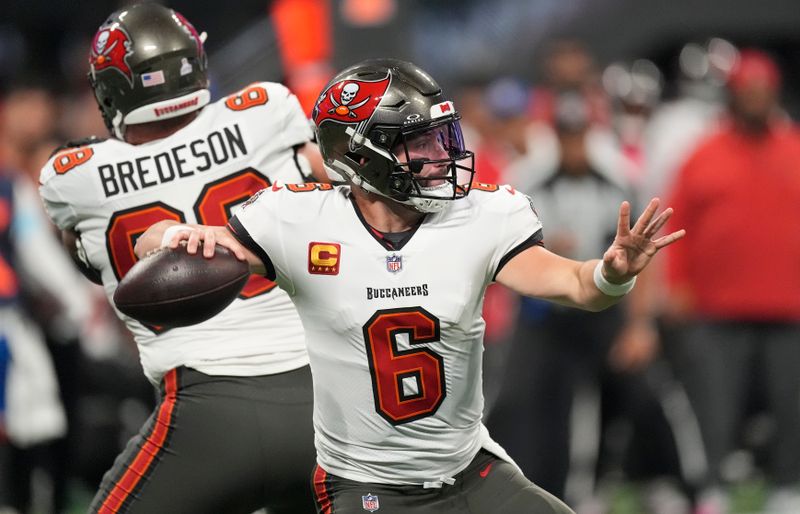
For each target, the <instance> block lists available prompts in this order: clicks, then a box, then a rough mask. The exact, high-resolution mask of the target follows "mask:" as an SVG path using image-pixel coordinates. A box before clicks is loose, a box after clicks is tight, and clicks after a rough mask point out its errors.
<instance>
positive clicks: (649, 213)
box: [633, 198, 660, 234]
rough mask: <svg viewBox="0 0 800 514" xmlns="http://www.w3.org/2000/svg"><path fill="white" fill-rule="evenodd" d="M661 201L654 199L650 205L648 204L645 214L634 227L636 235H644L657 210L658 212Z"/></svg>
mask: <svg viewBox="0 0 800 514" xmlns="http://www.w3.org/2000/svg"><path fill="white" fill-rule="evenodd" d="M659 203H660V200H659V199H658V198H653V199H652V200H650V203H648V204H647V208H645V210H644V212H643V213H642V215H641V216H639V219H638V220H636V225H634V226H633V232H634V233H635V234H643V233H644V231H645V228H646V227H647V226H648V225H649V224H650V221H651V220H652V219H653V215H654V214H655V212H656V210H658V204H659Z"/></svg>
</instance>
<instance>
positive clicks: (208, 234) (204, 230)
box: [134, 220, 267, 275]
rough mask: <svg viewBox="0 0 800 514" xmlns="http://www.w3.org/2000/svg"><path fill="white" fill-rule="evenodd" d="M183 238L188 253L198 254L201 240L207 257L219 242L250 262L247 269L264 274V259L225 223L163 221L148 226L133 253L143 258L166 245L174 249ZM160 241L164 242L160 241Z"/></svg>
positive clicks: (211, 255) (265, 270) (212, 253)
mask: <svg viewBox="0 0 800 514" xmlns="http://www.w3.org/2000/svg"><path fill="white" fill-rule="evenodd" d="M170 227H176V228H173V229H171V230H170V233H169V234H168V237H169V239H168V240H167V241H164V234H165V233H167V230H168V229H170ZM182 241H186V250H187V251H188V252H189V253H190V254H193V253H197V251H198V249H199V248H200V243H201V242H202V243H203V245H202V247H203V256H204V257H206V258H207V259H210V258H211V257H213V256H214V246H215V245H217V244H218V245H220V246H224V247H225V248H227V249H229V250H230V251H232V252H233V254H234V255H235V256H236V258H237V259H239V260H241V261H247V263H248V264H249V265H250V272H251V273H257V274H259V275H266V274H267V268H266V266H265V264H264V261H263V260H262V259H261V258H260V257H259V256H257V255H256V254H255V253H253V252H252V251H250V250H249V249H248V248H247V247H245V246H244V245H242V243H240V242H239V240H238V239H236V237H235V236H234V235H233V232H231V230H230V229H229V228H228V227H225V226H213V225H184V224H179V223H178V222H176V221H172V220H164V221H159V222H158V223H156V224H154V225H152V226H151V227H150V228H148V229H147V230H146V231H145V232H144V233H143V234H142V235H141V236H140V237H139V239H138V240H137V241H136V246H135V247H134V252H135V253H136V256H137V257H138V258H140V259H141V258H142V257H144V256H145V255H147V254H148V253H149V252H151V251H153V250H156V249H158V248H161V247H162V246H167V247H169V248H177V247H178V245H180V244H181V242H182ZM162 243H163V244H162Z"/></svg>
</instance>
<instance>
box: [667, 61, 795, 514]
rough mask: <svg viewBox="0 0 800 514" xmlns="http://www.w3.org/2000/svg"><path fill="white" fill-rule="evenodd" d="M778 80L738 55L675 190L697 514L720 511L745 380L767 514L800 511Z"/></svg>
mask: <svg viewBox="0 0 800 514" xmlns="http://www.w3.org/2000/svg"><path fill="white" fill-rule="evenodd" d="M780 82H781V79H780V73H779V71H778V68H777V66H776V64H775V62H774V61H773V60H772V59H771V58H770V57H769V56H767V55H766V54H765V53H763V52H760V51H756V50H745V51H742V53H741V55H740V60H739V62H738V64H737V65H736V66H735V67H734V69H733V70H732V72H731V74H730V77H729V80H728V89H729V92H730V103H729V118H728V120H727V121H726V122H725V123H724V124H723V125H722V126H721V127H720V128H719V130H718V131H717V132H716V133H714V134H712V135H710V136H709V137H708V139H706V140H705V141H704V142H703V143H701V144H700V146H699V147H698V148H697V150H696V151H695V153H694V154H693V155H692V156H691V157H690V158H689V159H688V160H687V162H686V164H685V165H684V166H683V168H682V170H681V171H680V172H679V175H678V177H677V180H676V182H675V185H674V189H673V193H672V198H671V201H670V203H671V205H673V206H674V208H675V213H676V215H675V216H674V217H673V219H672V220H671V221H672V223H674V224H675V225H674V226H686V227H688V229H689V232H690V236H689V237H687V238H686V241H685V244H683V245H679V246H677V247H674V248H673V249H672V251H671V252H670V254H669V259H668V262H667V276H668V281H669V285H670V290H671V296H670V298H671V299H670V301H669V307H668V311H669V313H670V314H671V316H672V317H673V319H676V320H679V321H683V322H685V323H684V324H683V329H684V330H683V331H682V334H683V336H682V344H683V345H685V346H684V347H683V348H682V349H683V350H685V351H684V352H682V357H683V360H684V362H681V363H680V364H679V365H680V369H679V372H680V373H682V374H683V379H684V383H685V386H686V389H687V392H688V394H689V397H690V400H691V402H692V404H693V406H694V409H695V411H696V414H697V417H698V421H699V424H700V430H701V433H702V436H703V442H704V446H705V450H706V458H707V461H708V473H707V476H706V480H705V486H706V488H707V489H706V490H705V493H704V494H702V495H701V496H700V501H699V505H698V510H697V512H698V514H699V513H700V512H702V513H703V514H706V513H709V514H710V513H717V512H726V509H727V507H726V501H725V494H724V492H723V491H724V490H723V487H724V481H723V476H722V473H721V465H722V463H723V460H724V459H725V457H726V456H728V455H729V454H730V453H731V452H732V451H733V450H734V449H735V447H736V446H735V445H736V442H737V429H738V428H739V426H740V425H741V421H742V417H743V416H744V414H745V412H744V411H745V406H746V405H745V402H746V399H747V396H748V395H747V392H748V391H747V388H748V387H749V386H750V383H751V380H750V378H749V377H751V376H758V377H759V378H758V380H761V381H763V384H764V388H765V392H766V401H767V405H768V407H769V409H770V410H771V412H772V414H773V416H774V419H775V421H776V425H775V433H774V438H773V441H772V443H773V444H774V446H773V450H772V453H771V454H770V458H769V460H768V463H767V469H765V472H766V476H767V479H768V480H769V483H770V485H771V486H772V488H773V489H772V491H773V493H772V495H771V497H770V500H769V502H770V505H768V507H769V508H768V509H767V510H768V511H769V512H800V493H799V492H797V491H798V490H797V489H796V488H797V486H798V483H800V401H798V399H799V398H800V373H798V369H800V231H798V220H800V132H798V129H797V127H795V126H794V125H793V124H792V123H790V122H789V121H788V120H787V119H786V117H785V116H784V115H782V114H781V110H780V107H779V91H780Z"/></svg>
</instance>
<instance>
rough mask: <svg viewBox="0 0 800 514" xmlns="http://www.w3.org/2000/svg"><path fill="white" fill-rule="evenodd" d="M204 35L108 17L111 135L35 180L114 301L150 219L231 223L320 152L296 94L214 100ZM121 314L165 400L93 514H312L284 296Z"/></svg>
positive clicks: (267, 88) (304, 416)
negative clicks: (166, 318)
mask: <svg viewBox="0 0 800 514" xmlns="http://www.w3.org/2000/svg"><path fill="white" fill-rule="evenodd" d="M204 39H205V34H199V33H198V32H197V31H196V30H195V28H194V27H193V26H192V24H191V23H189V21H187V20H186V18H184V17H183V16H182V15H181V14H180V13H177V12H175V11H173V10H171V9H168V8H165V7H162V6H159V5H157V4H154V3H148V4H140V5H133V6H130V7H127V8H124V9H122V10H120V11H118V12H115V13H113V14H111V15H110V17H109V18H108V19H107V20H106V22H105V23H104V24H103V25H102V26H101V27H100V29H99V30H98V32H97V34H96V35H95V37H94V40H93V42H92V47H91V55H90V64H89V70H90V71H89V81H90V83H91V86H92V88H93V89H94V94H95V97H96V99H97V103H98V106H99V107H100V111H101V112H102V115H103V119H104V120H105V122H106V125H107V126H108V129H109V131H110V132H111V134H112V136H113V137H112V138H111V139H108V140H105V141H99V140H89V141H84V142H80V143H77V144H73V145H70V146H69V147H67V148H65V149H64V150H62V151H60V152H58V153H57V154H56V155H55V156H53V158H52V159H51V160H50V161H49V162H48V163H47V164H46V165H45V167H44V169H43V170H42V173H41V184H42V185H41V196H42V198H43V199H44V202H45V205H46V208H47V211H48V213H49V215H50V216H51V218H52V220H53V221H54V222H55V224H56V225H57V226H58V227H59V228H60V229H61V230H62V231H64V235H65V240H66V241H67V243H68V246H69V248H70V250H72V251H73V254H74V255H75V258H76V260H77V261H78V262H79V263H80V266H81V268H82V269H83V270H84V272H85V273H86V274H87V275H88V276H90V277H93V278H94V279H95V280H97V281H98V282H99V283H102V285H103V287H104V288H105V292H106V293H107V295H108V297H109V299H111V297H112V295H113V293H114V290H115V288H116V287H117V284H118V282H119V280H120V279H121V278H122V277H123V276H124V275H125V273H126V272H127V271H128V270H129V269H130V268H131V266H132V265H133V264H134V262H135V261H136V257H135V256H134V253H133V248H134V244H135V242H136V238H137V237H138V236H139V235H140V234H141V233H142V232H144V230H145V229H146V228H147V227H149V226H150V225H151V224H152V223H154V222H155V221H158V220H161V219H170V220H175V221H180V222H196V223H204V224H224V223H225V222H226V221H227V219H228V217H229V216H230V214H231V213H232V212H235V211H236V209H237V208H238V206H239V204H241V203H242V202H243V201H244V200H245V199H247V198H248V197H249V196H250V195H251V194H253V193H255V192H256V191H258V190H260V189H262V188H264V187H267V186H270V185H271V184H272V183H273V182H275V181H277V180H282V181H286V182H303V181H304V180H305V179H306V178H307V177H308V176H309V172H310V169H309V163H308V160H307V159H306V157H304V153H305V152H312V153H313V150H314V149H315V147H311V148H309V146H310V143H309V141H310V139H311V136H312V130H311V125H310V122H309V120H308V119H307V118H306V116H305V115H304V114H303V112H302V110H301V108H300V105H299V103H298V101H297V99H296V98H295V96H294V95H293V94H292V93H291V92H289V90H287V89H286V88H285V87H284V86H282V85H280V84H276V83H270V82H262V83H255V84H252V85H250V86H248V87H246V88H244V89H243V90H241V91H239V92H237V93H234V94H232V95H230V96H228V97H226V98H223V99H221V100H220V101H218V102H215V103H209V97H210V94H209V89H208V85H209V83H208V78H207V71H208V70H207V59H206V53H205V50H204V47H203V41H204ZM120 316H121V317H122V318H123V319H124V321H125V323H126V324H127V326H128V328H129V329H130V330H131V332H132V333H133V334H134V336H135V338H136V342H137V343H138V348H139V353H140V358H141V364H142V367H143V369H144V373H145V374H146V376H147V378H148V379H150V381H151V382H152V383H153V384H154V385H156V386H157V387H158V388H159V389H160V393H161V395H160V401H159V403H158V405H157V406H156V408H155V411H154V412H153V414H152V416H151V417H150V419H149V420H148V421H147V422H146V423H145V425H144V426H143V427H142V428H141V430H140V432H139V434H138V435H137V436H136V437H135V438H133V439H132V440H131V441H130V443H129V444H128V446H127V448H126V449H125V450H124V452H123V453H122V454H121V455H120V456H119V457H118V458H117V460H116V462H115V463H114V465H113V467H112V469H111V470H110V471H108V473H107V474H106V475H105V477H104V479H103V481H102V484H101V485H100V488H99V491H98V493H97V495H96V496H95V498H94V501H93V503H92V505H91V509H90V511H91V512H101V513H112V512H127V513H147V514H153V513H162V512H163V513H167V512H168V513H193V514H194V513H209V514H211V513H213V514H218V513H220V512H225V513H236V512H241V513H249V512H252V511H254V510H257V509H259V508H261V507H268V508H269V511H270V513H271V514H273V513H291V514H295V513H303V512H313V509H314V506H313V499H312V495H311V488H310V486H309V482H308V470H309V469H310V468H311V467H312V466H313V465H314V448H313V429H312V421H311V416H312V396H313V395H312V389H311V375H310V371H309V367H308V356H307V354H306V351H305V346H304V335H303V330H302V326H301V323H300V319H299V317H298V315H297V312H296V310H295V309H294V307H293V305H292V304H291V301H290V299H289V296H288V295H287V294H286V293H285V292H283V291H281V290H280V289H278V288H276V287H275V284H274V283H273V282H271V281H269V280H267V279H266V278H264V277H259V276H254V277H253V278H252V279H251V280H250V281H249V282H248V284H247V285H246V286H245V288H244V290H243V291H242V293H241V294H240V296H239V298H238V299H237V300H235V301H234V302H233V304H232V305H231V306H230V307H229V308H227V309H226V310H225V311H224V312H222V313H220V314H219V315H218V316H216V317H215V318H213V319H211V320H209V321H207V322H204V323H202V324H199V325H196V326H193V327H187V328H180V329H173V330H164V329H163V328H162V327H157V326H145V325H142V324H141V323H138V322H136V321H135V320H133V319H130V318H127V317H125V316H122V315H121V314H120Z"/></svg>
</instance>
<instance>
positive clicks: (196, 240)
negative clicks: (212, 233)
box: [186, 230, 200, 254]
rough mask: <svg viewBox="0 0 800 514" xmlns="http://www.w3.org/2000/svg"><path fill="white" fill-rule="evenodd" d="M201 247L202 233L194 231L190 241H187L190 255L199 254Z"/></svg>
mask: <svg viewBox="0 0 800 514" xmlns="http://www.w3.org/2000/svg"><path fill="white" fill-rule="evenodd" d="M199 246H200V231H198V230H192V232H191V234H189V239H188V240H187V241H186V251H187V252H188V253H190V254H195V253H197V248H198V247H199Z"/></svg>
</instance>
